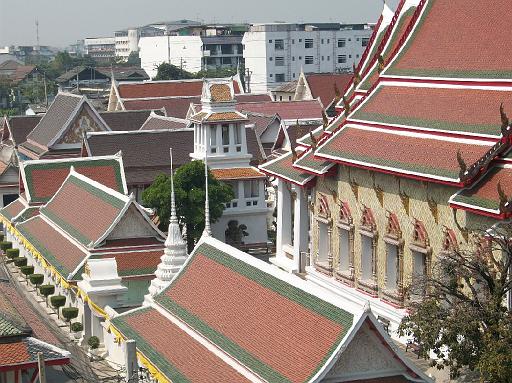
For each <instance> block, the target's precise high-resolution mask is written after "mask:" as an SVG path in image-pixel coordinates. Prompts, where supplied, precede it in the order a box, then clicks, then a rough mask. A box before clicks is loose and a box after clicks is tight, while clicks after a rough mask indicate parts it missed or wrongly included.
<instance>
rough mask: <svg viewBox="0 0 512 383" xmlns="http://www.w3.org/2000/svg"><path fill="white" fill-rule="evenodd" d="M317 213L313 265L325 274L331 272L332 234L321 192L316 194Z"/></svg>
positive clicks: (325, 200) (324, 198)
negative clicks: (315, 247) (315, 249)
mask: <svg viewBox="0 0 512 383" xmlns="http://www.w3.org/2000/svg"><path fill="white" fill-rule="evenodd" d="M317 201H318V214H317V217H316V222H317V238H318V244H317V253H316V260H315V266H316V268H317V269H318V270H319V271H321V272H323V273H326V274H329V275H331V274H332V263H333V262H332V261H333V260H332V255H331V234H332V219H331V210H330V209H329V203H328V201H327V197H326V196H325V195H323V194H318V199H317Z"/></svg>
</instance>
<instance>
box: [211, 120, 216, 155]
mask: <svg viewBox="0 0 512 383" xmlns="http://www.w3.org/2000/svg"><path fill="white" fill-rule="evenodd" d="M210 153H217V126H216V125H210Z"/></svg>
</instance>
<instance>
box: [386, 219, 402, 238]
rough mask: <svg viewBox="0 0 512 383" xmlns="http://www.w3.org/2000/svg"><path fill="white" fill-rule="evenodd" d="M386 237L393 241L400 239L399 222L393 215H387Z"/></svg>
mask: <svg viewBox="0 0 512 383" xmlns="http://www.w3.org/2000/svg"><path fill="white" fill-rule="evenodd" d="M386 235H387V236H389V237H393V238H395V239H398V238H402V230H401V229H400V222H398V217H397V216H396V214H395V213H388V223H387V225H386Z"/></svg>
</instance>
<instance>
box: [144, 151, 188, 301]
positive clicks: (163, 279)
mask: <svg viewBox="0 0 512 383" xmlns="http://www.w3.org/2000/svg"><path fill="white" fill-rule="evenodd" d="M170 155H171V218H170V220H169V230H168V234H167V239H166V240H165V250H164V254H163V255H162V257H161V258H160V259H161V260H162V261H161V262H160V264H159V265H158V267H157V269H156V272H155V275H156V278H155V279H153V280H152V281H151V285H150V286H149V294H150V296H151V297H153V296H155V295H156V294H158V293H159V292H161V291H162V290H163V289H164V288H166V287H167V286H168V285H169V284H170V283H171V281H172V279H173V278H174V276H175V275H176V274H177V273H178V272H179V271H180V269H181V267H182V266H183V264H184V263H185V261H186V260H187V256H188V255H187V242H185V240H184V239H183V236H182V235H181V230H180V225H179V222H178V216H177V215H176V201H175V197H174V174H173V173H174V170H173V166H172V149H171V150H170Z"/></svg>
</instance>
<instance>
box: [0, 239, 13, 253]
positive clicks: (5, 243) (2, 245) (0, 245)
mask: <svg viewBox="0 0 512 383" xmlns="http://www.w3.org/2000/svg"><path fill="white" fill-rule="evenodd" d="M11 248H12V242H9V241H2V242H0V249H2V250H3V251H6V250H7V249H11Z"/></svg>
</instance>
